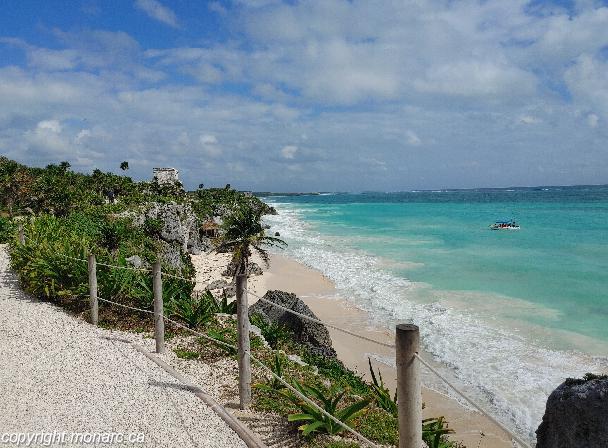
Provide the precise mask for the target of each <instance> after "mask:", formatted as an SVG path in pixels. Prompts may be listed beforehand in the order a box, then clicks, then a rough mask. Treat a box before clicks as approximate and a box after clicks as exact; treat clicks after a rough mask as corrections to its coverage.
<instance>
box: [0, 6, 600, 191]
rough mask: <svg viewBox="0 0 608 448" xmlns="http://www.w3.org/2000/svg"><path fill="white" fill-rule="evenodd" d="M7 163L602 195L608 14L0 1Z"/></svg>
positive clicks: (292, 184) (296, 187)
mask: <svg viewBox="0 0 608 448" xmlns="http://www.w3.org/2000/svg"><path fill="white" fill-rule="evenodd" d="M0 11H1V13H0V153H1V154H3V155H5V156H7V157H10V158H12V159H15V160H18V161H20V162H23V163H27V164H30V165H35V166H44V165H46V164H48V163H58V162H60V161H64V160H67V161H69V162H70V163H71V164H72V167H73V169H74V170H77V171H83V172H90V171H92V170H93V169H94V168H100V169H102V170H105V171H114V172H120V169H119V165H120V163H121V162H122V161H123V160H126V161H128V162H129V166H130V169H129V174H130V175H132V176H133V177H134V178H136V179H147V178H150V177H151V174H152V168H153V167H175V168H177V169H178V170H179V172H180V179H181V180H182V181H183V182H184V184H185V186H186V187H188V188H196V186H198V185H199V184H200V183H203V184H205V186H224V185H225V184H226V183H230V184H231V185H232V186H234V187H237V188H240V189H246V190H256V191H362V190H375V191H402V190H410V189H436V188H475V187H508V186H531V185H571V184H604V183H608V144H607V143H608V127H607V126H606V125H607V123H608V3H607V2H604V1H594V0H572V1H566V0H561V1H539V0H535V1H524V0H483V1H482V0H399V1H391V0H369V1H359V0H351V1H344V0H308V1H297V0H288V1H280V0H232V1H226V2H219V1H208V2H206V1H202V0H188V1H187V0H173V1H169V0H134V1H132V0H82V1H78V0H71V1H69V2H68V1H60V0H46V1H32V0H19V1H16V0H0Z"/></svg>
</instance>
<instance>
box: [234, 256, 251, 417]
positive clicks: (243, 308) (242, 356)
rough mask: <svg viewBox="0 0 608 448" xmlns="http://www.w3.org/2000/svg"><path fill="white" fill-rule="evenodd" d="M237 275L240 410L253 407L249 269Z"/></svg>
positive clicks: (238, 272)
mask: <svg viewBox="0 0 608 448" xmlns="http://www.w3.org/2000/svg"><path fill="white" fill-rule="evenodd" d="M244 271H245V272H242V271H241V270H240V269H239V271H237V275H236V314H237V325H238V339H239V344H238V348H239V350H238V362H239V397H240V408H241V409H248V408H249V406H250V405H251V359H250V354H251V348H250V345H249V306H248V304H247V268H246V265H245V268H244Z"/></svg>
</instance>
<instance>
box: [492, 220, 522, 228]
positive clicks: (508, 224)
mask: <svg viewBox="0 0 608 448" xmlns="http://www.w3.org/2000/svg"><path fill="white" fill-rule="evenodd" d="M490 229H492V230H519V224H517V223H516V222H515V220H514V219H503V220H500V221H496V222H495V223H494V224H492V225H490Z"/></svg>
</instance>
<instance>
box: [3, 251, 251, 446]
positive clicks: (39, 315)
mask: <svg viewBox="0 0 608 448" xmlns="http://www.w3.org/2000/svg"><path fill="white" fill-rule="evenodd" d="M8 264H9V258H8V255H7V253H6V249H5V247H4V246H1V245H0V447H1V446H14V444H13V445H11V444H3V443H2V442H3V440H2V436H3V433H4V434H6V433H27V432H30V433H36V432H37V433H40V432H46V433H53V432H54V431H57V432H58V433H60V432H67V433H71V432H79V433H94V432H100V433H123V434H124V435H125V438H126V437H128V435H129V434H137V433H141V434H143V437H144V439H145V441H144V442H143V443H127V442H125V443H123V444H120V443H117V444H114V445H113V446H137V447H163V448H165V447H167V448H169V447H179V448H187V447H218V448H219V447H245V444H244V443H243V441H242V440H241V439H240V438H239V437H238V436H237V435H236V434H235V433H234V432H233V431H232V430H231V429H230V428H229V427H228V426H227V425H226V424H225V423H224V422H223V421H222V420H221V419H220V418H219V417H218V416H217V415H216V414H215V413H214V412H213V411H212V410H211V409H209V408H208V407H207V406H206V405H205V404H204V403H203V402H202V401H201V400H199V399H198V398H196V397H195V396H194V395H193V394H192V393H191V392H189V391H188V390H185V388H183V387H182V386H181V385H180V384H179V383H178V382H177V381H176V380H175V379H174V378H173V377H171V376H170V375H168V374H166V373H165V372H164V371H162V370H161V369H160V368H158V367H157V366H156V365H155V364H154V363H152V362H151V361H150V360H148V359H147V358H146V357H145V356H144V355H142V354H141V353H139V352H137V351H136V350H135V349H134V348H133V347H132V346H131V344H129V342H128V340H131V341H137V342H138V343H140V344H142V345H144V346H145V347H148V348H151V347H152V346H153V345H152V341H150V340H143V339H141V338H140V337H138V336H137V335H131V334H127V333H122V332H112V331H107V330H102V329H97V328H94V327H92V326H91V325H89V324H87V323H85V322H82V321H79V320H78V319H76V318H74V317H72V316H70V315H68V314H67V313H65V312H63V311H62V310H61V309H58V308H56V307H55V306H53V305H51V304H48V303H41V302H36V301H32V300H31V299H30V298H29V297H28V296H27V295H25V294H24V293H23V292H21V290H20V289H19V287H18V284H17V282H16V279H15V276H14V275H13V274H12V273H11V272H10V270H9V267H8ZM47 437H49V436H47ZM105 437H109V436H105ZM135 437H141V436H135ZM47 440H48V439H47ZM106 440H107V439H106ZM39 442H40V443H32V444H30V445H29V446H84V444H83V443H66V444H52V445H48V444H44V442H43V441H39ZM108 445H109V446H112V445H111V444H106V445H105V446H108ZM23 446H25V444H23Z"/></svg>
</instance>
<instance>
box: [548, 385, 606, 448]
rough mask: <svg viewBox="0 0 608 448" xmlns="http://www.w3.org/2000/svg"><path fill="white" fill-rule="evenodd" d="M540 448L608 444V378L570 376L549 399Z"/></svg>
mask: <svg viewBox="0 0 608 448" xmlns="http://www.w3.org/2000/svg"><path fill="white" fill-rule="evenodd" d="M536 440H537V444H536V448H582V447H585V448H601V447H603V448H605V447H608V377H606V376H601V377H598V376H594V375H589V374H587V375H585V378H584V379H581V380H576V379H568V380H566V381H565V382H564V383H562V384H561V385H559V386H558V388H557V389H555V390H554V391H553V392H552V393H551V395H550V396H549V398H548V400H547V407H546V410H545V415H544V416H543V421H542V422H541V424H540V426H539V427H538V429H537V430H536Z"/></svg>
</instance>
